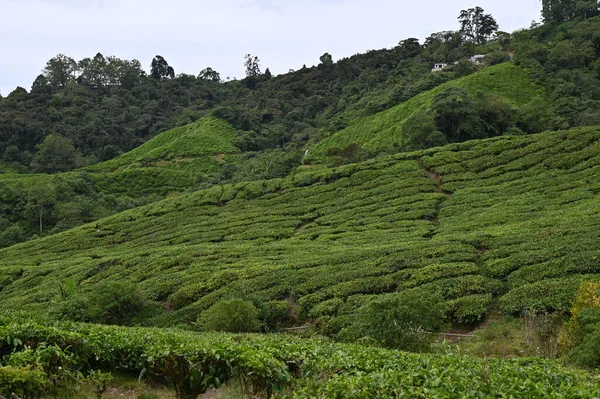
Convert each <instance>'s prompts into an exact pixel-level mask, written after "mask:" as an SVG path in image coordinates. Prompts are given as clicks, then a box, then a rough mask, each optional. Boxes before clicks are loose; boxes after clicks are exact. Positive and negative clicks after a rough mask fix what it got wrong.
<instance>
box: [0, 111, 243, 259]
mask: <svg viewBox="0 0 600 399" xmlns="http://www.w3.org/2000/svg"><path fill="white" fill-rule="evenodd" d="M234 135H235V130H234V129H233V128H232V127H231V125H229V124H228V123H227V122H224V121H221V120H219V119H216V118H203V119H200V120H198V121H196V122H194V123H192V124H189V125H185V126H181V127H178V128H175V129H172V130H169V131H167V132H165V133H162V134H159V135H158V136H156V137H155V138H153V139H152V140H150V141H148V142H147V143H145V144H143V145H142V146H141V147H139V148H136V149H135V150H133V151H131V152H128V153H126V154H123V155H121V156H120V157H117V158H115V159H113V160H110V161H107V162H103V163H100V164H97V165H94V166H91V167H88V168H83V169H79V170H76V171H73V172H67V173H58V174H55V175H47V174H14V173H5V174H0V200H1V205H0V247H6V246H9V245H11V244H14V243H16V242H20V241H24V240H27V239H28V238H29V237H31V236H32V235H34V234H38V235H47V234H48V233H51V232H56V231H61V230H65V229H66V228H69V227H74V226H77V225H80V224H82V223H84V222H90V221H93V220H96V219H98V218H100V217H103V216H107V215H109V214H113V213H116V212H120V211H123V210H125V209H129V208H133V207H135V206H139V205H144V204H147V203H149V202H153V201H157V200H160V199H162V198H164V197H165V196H167V195H171V194H174V193H178V192H182V191H185V190H189V189H194V188H195V187H196V186H197V184H198V182H199V181H201V180H205V181H206V180H210V179H213V178H214V177H215V176H217V175H218V174H219V173H220V172H221V169H222V165H223V164H224V163H237V162H239V154H238V152H239V150H238V149H237V148H236V147H235V146H234V145H233V144H232V140H233V137H234ZM36 209H37V210H36ZM39 209H42V215H43V219H44V220H43V225H44V228H43V230H42V231H40V229H39V228H38V224H39V221H38V220H37V219H38V217H37V216H35V215H36V214H38V213H39Z"/></svg>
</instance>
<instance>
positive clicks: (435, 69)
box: [431, 62, 448, 72]
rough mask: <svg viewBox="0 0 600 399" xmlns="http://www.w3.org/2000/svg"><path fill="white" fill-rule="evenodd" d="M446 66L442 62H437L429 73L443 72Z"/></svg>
mask: <svg viewBox="0 0 600 399" xmlns="http://www.w3.org/2000/svg"><path fill="white" fill-rule="evenodd" d="M447 66H448V64H446V63H444V62H439V63H437V64H434V65H433V69H432V70H431V72H440V71H443V70H444V68H446V67H447Z"/></svg>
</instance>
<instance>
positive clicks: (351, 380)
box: [0, 316, 598, 399]
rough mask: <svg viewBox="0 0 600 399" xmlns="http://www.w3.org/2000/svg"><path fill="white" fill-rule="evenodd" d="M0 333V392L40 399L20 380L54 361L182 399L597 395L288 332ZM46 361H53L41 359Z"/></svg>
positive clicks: (87, 328)
mask: <svg viewBox="0 0 600 399" xmlns="http://www.w3.org/2000/svg"><path fill="white" fill-rule="evenodd" d="M0 336H1V337H3V339H2V340H1V341H0V355H1V356H2V357H3V359H4V360H8V364H9V365H8V366H5V367H0V372H4V373H3V375H4V376H6V375H7V374H8V376H9V378H7V379H5V380H0V394H3V393H6V392H10V391H5V390H4V388H6V385H7V384H6V382H8V383H9V384H8V385H9V386H11V385H12V386H14V385H17V386H19V387H22V389H23V390H24V391H25V393H28V394H30V395H31V396H34V395H36V396H37V395H39V393H41V392H40V391H42V392H43V388H45V386H44V385H42V384H40V385H41V386H34V385H33V384H23V377H26V376H31V375H32V374H33V373H37V374H38V375H40V374H41V377H42V379H43V378H44V377H46V378H52V377H54V378H56V377H57V375H58V376H60V373H61V372H64V370H60V369H58V370H57V368H52V365H54V364H67V365H68V367H69V368H71V369H73V370H74V371H77V372H79V373H82V374H83V373H86V374H87V373H89V372H90V371H91V370H110V371H111V372H115V371H120V372H126V373H129V374H130V375H135V376H138V375H139V376H140V379H142V378H144V379H145V378H149V379H150V380H151V381H153V384H157V383H162V382H167V381H169V382H170V384H171V385H172V386H173V387H176V388H179V389H177V391H178V393H179V396H178V397H180V398H196V397H198V395H199V394H201V393H204V392H206V391H207V389H208V388H209V387H210V386H212V385H215V386H220V385H221V384H223V383H227V382H229V381H231V380H240V381H244V384H243V386H244V387H246V389H247V391H248V392H246V394H247V395H248V396H251V397H263V396H269V397H275V398H297V399H302V398H331V399H334V398H357V399H359V398H360V399H365V398H388V397H389V398H391V397H410V398H440V399H441V398H444V399H447V398H491V397H494V398H556V399H561V398H569V399H571V398H581V399H587V398H590V399H591V398H597V397H598V387H597V382H598V380H597V377H594V376H592V375H590V374H589V373H585V372H582V371H576V370H570V369H567V368H564V367H560V366H559V365H557V364H556V363H553V362H550V361H543V360H540V359H509V360H507V359H477V358H469V357H463V356H456V355H444V356H435V355H427V354H413V353H406V352H399V351H392V350H384V349H377V348H370V347H364V346H360V345H342V344H336V343H332V342H331V341H326V340H303V339H297V338H294V337H290V336H287V337H284V336H277V335H242V336H239V335H238V336H236V335H231V334H196V333H191V332H184V331H181V330H159V329H149V328H125V327H114V326H98V325H91V324H52V323H47V322H46V323H43V322H42V323H40V322H35V321H30V320H23V319H21V320H18V319H17V320H15V319H13V318H7V317H2V316H0ZM23 343H27V344H28V346H29V347H30V348H33V351H38V350H39V351H40V352H42V353H45V354H47V353H48V349H51V350H53V352H51V353H52V354H53V356H52V357H48V356H47V357H41V360H40V363H41V364H40V366H38V368H33V370H32V369H31V368H24V369H21V368H17V367H14V365H15V364H17V365H18V364H20V363H19V361H20V360H21V359H26V358H27V356H26V355H25V356H24V354H26V353H27V352H28V351H29V352H30V353H29V356H31V351H32V349H26V348H25V347H24V345H23ZM44 351H45V352H44ZM33 354H36V352H33ZM67 356H68V357H67ZM65 357H67V359H69V362H64V358H65ZM46 359H50V360H51V361H54V362H55V363H54V364H48V363H44V362H46V361H47V360H46ZM61 361H63V362H62V363H61ZM42 370H43V371H42ZM7 371H8V373H7ZM10 372H12V373H13V374H14V375H15V377H14V378H12V379H11V378H10ZM46 373H48V375H47V374H46ZM53 374H54V375H53ZM19 377H21V378H20V379H19ZM38 378H39V377H38ZM6 380H8V381H6ZM11 382H12V384H10V383H11ZM23 385H25V386H24V387H23ZM242 395H243V396H246V395H244V394H242Z"/></svg>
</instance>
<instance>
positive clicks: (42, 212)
mask: <svg viewBox="0 0 600 399" xmlns="http://www.w3.org/2000/svg"><path fill="white" fill-rule="evenodd" d="M158 198H159V197H158V196H147V197H139V198H137V199H132V198H129V197H126V196H118V195H114V194H105V193H100V192H98V191H97V190H96V189H95V188H94V183H93V181H92V180H91V179H90V176H89V175H87V174H85V173H81V174H72V175H67V176H57V177H56V178H53V179H47V180H43V181H39V180H35V181H31V184H28V185H26V186H25V185H22V184H18V185H9V184H7V183H4V182H0V248H2V247H7V246H10V245H13V244H16V243H19V242H22V241H26V240H28V239H31V238H35V237H40V236H43V235H47V234H50V233H56V232H60V231H63V230H67V229H70V228H72V227H75V226H78V225H81V224H83V223H88V222H91V221H94V220H98V219H99V218H102V217H105V216H108V215H110V214H112V213H115V212H120V211H123V210H126V209H130V208H133V207H135V206H140V205H144V204H147V203H149V202H152V201H155V200H157V199H158Z"/></svg>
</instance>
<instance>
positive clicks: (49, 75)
mask: <svg viewBox="0 0 600 399" xmlns="http://www.w3.org/2000/svg"><path fill="white" fill-rule="evenodd" d="M42 72H43V74H44V76H45V77H46V79H48V81H49V82H50V85H51V86H52V88H53V89H55V90H56V89H59V88H62V87H65V86H66V85H67V84H69V83H70V82H72V81H74V80H75V77H76V73H77V61H75V60H74V59H73V58H71V57H67V56H66V55H64V54H58V55H57V56H56V57H54V58H52V59H50V61H48V62H47V63H46V67H45V68H44V70H43V71H42Z"/></svg>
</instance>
